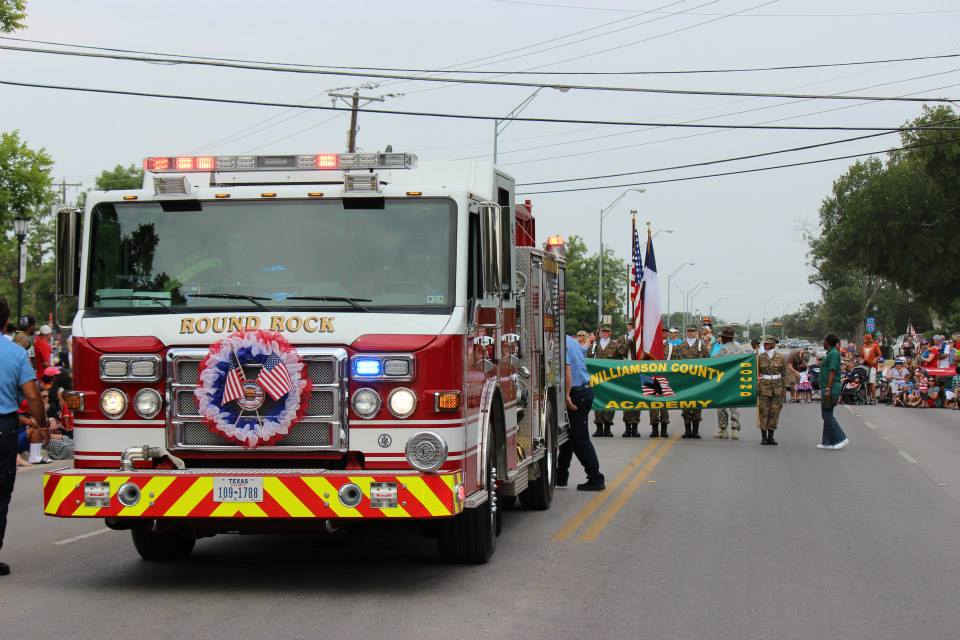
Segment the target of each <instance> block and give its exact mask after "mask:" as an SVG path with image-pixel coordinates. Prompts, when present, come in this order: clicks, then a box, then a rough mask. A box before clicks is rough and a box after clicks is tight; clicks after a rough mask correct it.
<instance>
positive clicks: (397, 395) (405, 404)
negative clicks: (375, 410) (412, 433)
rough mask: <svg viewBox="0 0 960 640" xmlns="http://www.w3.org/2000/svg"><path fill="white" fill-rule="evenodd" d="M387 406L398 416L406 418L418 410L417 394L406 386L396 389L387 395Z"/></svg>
mask: <svg viewBox="0 0 960 640" xmlns="http://www.w3.org/2000/svg"><path fill="white" fill-rule="evenodd" d="M387 408H388V409H390V413H392V414H393V415H394V416H396V417H397V418H406V417H408V416H410V415H411V414H412V413H413V412H414V411H415V410H416V408H417V396H416V394H415V393H414V392H413V391H410V389H407V388H406V387H400V388H398V389H394V390H393V391H391V392H390V395H389V396H387Z"/></svg>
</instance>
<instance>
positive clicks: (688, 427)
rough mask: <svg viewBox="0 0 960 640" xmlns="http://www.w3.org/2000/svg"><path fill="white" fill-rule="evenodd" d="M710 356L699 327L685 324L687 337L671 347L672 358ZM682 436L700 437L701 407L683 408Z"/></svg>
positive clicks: (693, 358)
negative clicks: (701, 337)
mask: <svg viewBox="0 0 960 640" xmlns="http://www.w3.org/2000/svg"><path fill="white" fill-rule="evenodd" d="M709 357H710V348H709V347H707V345H706V344H704V342H703V340H701V339H700V329H699V327H697V325H695V324H691V325H687V337H686V339H685V340H684V341H683V342H681V343H680V344H678V345H677V346H676V347H674V349H673V359H674V360H699V359H701V358H709ZM682 413H683V437H684V438H693V439H694V440H699V439H700V421H701V420H702V419H703V409H684V410H683V411H682Z"/></svg>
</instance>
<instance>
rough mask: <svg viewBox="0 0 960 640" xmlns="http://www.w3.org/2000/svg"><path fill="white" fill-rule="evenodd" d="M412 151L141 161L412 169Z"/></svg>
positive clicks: (231, 167) (178, 165) (204, 166)
mask: <svg viewBox="0 0 960 640" xmlns="http://www.w3.org/2000/svg"><path fill="white" fill-rule="evenodd" d="M416 163H417V156H416V155H414V154H412V153H318V154H314V155H294V156H176V157H154V158H146V159H145V160H144V161H143V168H144V169H145V170H147V171H149V172H152V173H183V172H187V171H207V172H213V171H291V170H293V171H313V170H319V171H345V170H348V169H412V168H413V167H415V166H416Z"/></svg>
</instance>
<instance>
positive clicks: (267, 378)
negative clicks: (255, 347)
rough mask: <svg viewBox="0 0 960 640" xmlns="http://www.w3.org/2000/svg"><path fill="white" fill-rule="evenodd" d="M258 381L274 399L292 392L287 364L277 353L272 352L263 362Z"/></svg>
mask: <svg viewBox="0 0 960 640" xmlns="http://www.w3.org/2000/svg"><path fill="white" fill-rule="evenodd" d="M257 382H258V383H260V386H261V387H263V390H264V391H266V393H267V395H268V396H270V397H271V398H273V400H274V401H276V400H279V399H280V398H282V397H283V396H285V395H286V394H288V393H290V389H292V388H293V383H292V382H291V381H290V374H289V373H287V367H286V365H285V364H283V361H282V360H280V358H279V357H277V354H275V353H271V354H270V355H269V356H268V357H267V360H266V362H264V363H263V369H262V370H261V371H260V375H259V376H257Z"/></svg>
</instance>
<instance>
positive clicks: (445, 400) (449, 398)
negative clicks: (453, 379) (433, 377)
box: [433, 391, 460, 413]
mask: <svg viewBox="0 0 960 640" xmlns="http://www.w3.org/2000/svg"><path fill="white" fill-rule="evenodd" d="M458 409H460V392H459V391H436V392H434V394H433V410H434V411H436V412H437V413H440V412H442V411H457V410H458Z"/></svg>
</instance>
